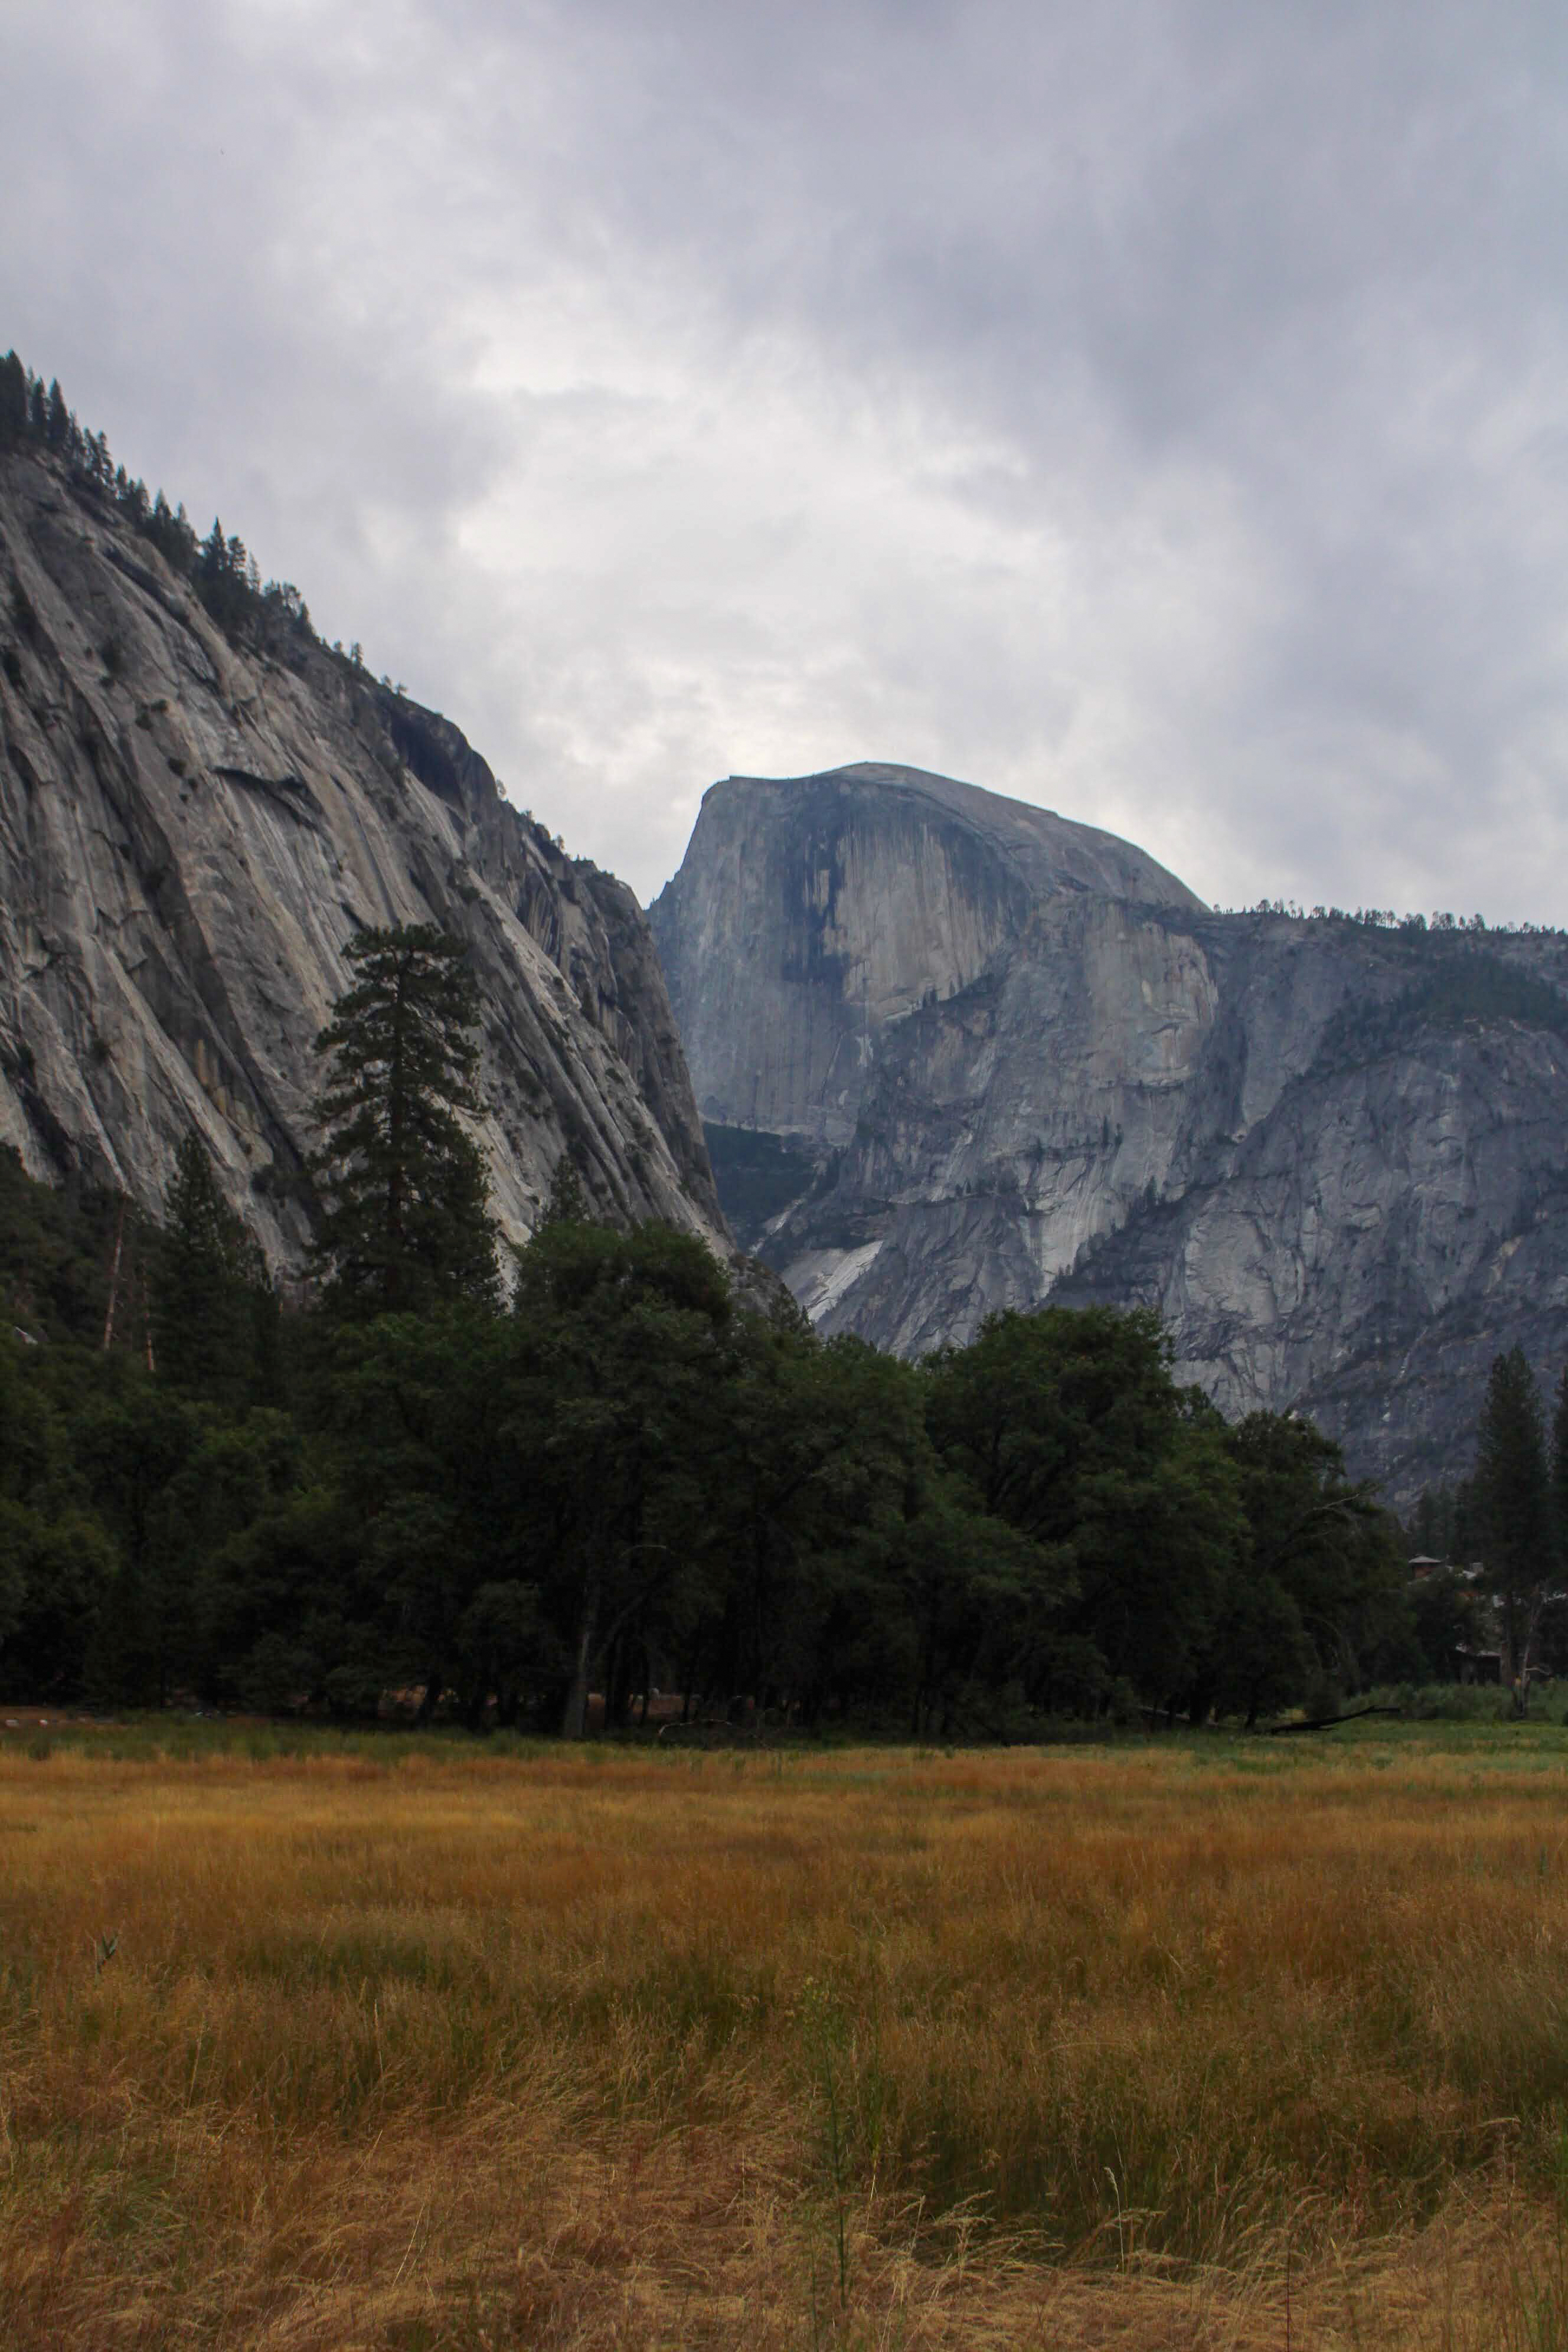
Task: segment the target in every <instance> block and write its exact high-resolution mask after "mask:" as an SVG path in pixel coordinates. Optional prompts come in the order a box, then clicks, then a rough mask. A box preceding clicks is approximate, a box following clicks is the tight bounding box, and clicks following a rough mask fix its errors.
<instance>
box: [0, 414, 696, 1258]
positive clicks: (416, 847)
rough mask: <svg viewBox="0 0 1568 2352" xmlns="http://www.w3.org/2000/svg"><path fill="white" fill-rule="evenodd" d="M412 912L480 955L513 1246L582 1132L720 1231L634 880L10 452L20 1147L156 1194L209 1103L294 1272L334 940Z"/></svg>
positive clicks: (4, 758) (8, 794) (1, 964)
mask: <svg viewBox="0 0 1568 2352" xmlns="http://www.w3.org/2000/svg"><path fill="white" fill-rule="evenodd" d="M398 922H437V923H440V924H443V925H444V926H446V927H447V929H450V930H453V931H456V932H458V933H460V934H461V936H462V937H463V938H464V939H465V940H467V941H468V944H469V947H470V950H471V953H472V957H473V961H474V966H475V971H476V974H477V977H478V979H479V986H480V992H481V995H482V998H483V1003H484V1034H483V1040H482V1044H483V1066H482V1087H483V1091H484V1094H485V1097H486V1099H487V1102H488V1105H489V1111H488V1115H487V1117H486V1118H485V1120H484V1121H483V1125H482V1130H481V1140H482V1142H483V1145H484V1148H485V1151H486V1154H487V1158H488V1160H489V1168H490V1172H491V1178H492V1183H493V1198H494V1206H495V1208H496V1211H497V1213H498V1215H499V1216H500V1221H501V1223H502V1225H503V1228H504V1229H505V1231H506V1232H507V1233H508V1234H510V1236H512V1237H513V1238H514V1239H521V1238H522V1237H523V1236H525V1235H526V1234H527V1233H528V1232H529V1230H530V1229H531V1225H532V1223H533V1222H534V1220H535V1217H536V1215H537V1212H538V1208H539V1204H540V1202H541V1201H542V1197H543V1194H544V1192H545V1191H546V1190H547V1188H548V1184H549V1181H550V1177H551V1174H552V1170H553V1168H554V1166H555V1164H556V1162H557V1160H559V1159H560V1157H561V1155H562V1153H563V1151H566V1150H569V1151H570V1152H571V1153H572V1155H573V1156H574V1160H576V1162H577V1164H578V1166H579V1167H580V1169H581V1170H582V1172H583V1175H584V1181H585V1182H586V1184H587V1187H588V1190H589V1192H590V1194H591V1195H592V1196H593V1197H594V1198H595V1200H596V1201H597V1202H598V1203H599V1204H600V1205H601V1207H602V1208H603V1209H604V1210H605V1212H606V1213H609V1214H611V1215H613V1216H616V1217H617V1218H620V1219H632V1218H636V1217H646V1216H657V1217H661V1218H664V1219H667V1220H668V1221H669V1222H671V1223H676V1224H679V1225H682V1226H684V1227H686V1228H687V1229H688V1230H690V1231H693V1232H698V1233H701V1234H705V1235H707V1236H709V1237H710V1238H711V1239H714V1240H715V1241H721V1240H722V1219H721V1215H720V1212H719V1209H718V1203H717V1199H716V1196H715V1194H714V1192H713V1188H712V1180H711V1173H710V1168H709V1164H708V1158H707V1153H706V1150H705V1148H704V1145H703V1140H702V1133H701V1128H700V1121H699V1118H698V1114H697V1109H696V1105H695V1102H694V1100H693V1097H692V1094H691V1089H690V1085H689V1080H688V1077H687V1074H686V1067H685V1062H684V1059H683V1056H682V1053H681V1049H680V1044H679V1034H678V1032H677V1029H676V1025H675V1022H674V1019H673V1016H672V1014H671V1012H670V1008H669V1003H668V996H667V994H666V992H665V989H664V985H663V981H662V978H661V976H660V973H659V970H658V959H657V956H656V955H655V953H654V950H653V946H652V942H651V940H650V939H649V936H648V933H647V925H646V923H645V921H644V919H643V918H642V916H641V913H640V911H639V909H638V908H637V903H636V901H635V899H634V898H632V896H631V894H630V892H629V891H627V890H626V889H625V888H624V887H622V885H621V884H619V883H618V882H616V881H615V880H614V879H613V878H612V877H610V876H608V875H605V874H602V873H600V872H599V871H598V870H597V869H596V868H595V867H594V866H591V865H589V864H587V863H586V862H585V861H583V860H577V859H574V858H571V857H569V856H566V855H565V853H564V852H563V850H562V849H561V848H560V847H559V846H558V845H556V844H555V843H553V842H552V840H551V838H550V836H549V835H548V834H547V833H546V832H545V831H544V829H543V828H542V826H540V825H538V824H534V823H533V821H532V820H531V818H530V817H529V816H527V815H525V814H521V812H519V811H518V810H516V809H514V808H513V807H511V806H510V803H508V802H507V801H506V800H504V799H503V798H502V796H501V794H500V789H499V787H498V786H497V784H496V782H495V779H494V777H493V776H492V775H491V773H490V772H489V768H488V767H487V766H486V765H485V762H484V761H483V760H481V759H480V758H479V755H478V753H477V752H475V751H473V750H472V749H471V748H470V746H469V745H468V742H467V741H466V740H465V739H464V737H463V736H462V735H461V733H460V732H459V731H458V729H457V728H456V727H454V726H452V725H451V724H450V722H449V721H447V719H442V718H440V717H438V716H437V714H436V713H435V712H432V711H428V710H424V709H420V708H419V707H418V706H417V705H416V704H413V703H411V702H409V701H407V700H406V699H405V698H403V697H402V696H400V695H396V694H394V693H393V692H392V691H391V690H390V689H389V688H384V687H378V686H376V685H375V684H374V681H373V680H372V679H371V678H370V677H368V676H366V675H365V674H364V673H363V672H357V671H355V670H353V669H352V668H351V667H349V666H348V665H347V664H345V663H344V662H342V660H341V658H338V657H334V656H331V655H330V654H328V653H327V652H326V651H325V650H324V649H323V648H322V647H321V646H318V645H316V644H315V643H314V642H313V641H312V640H310V639H309V638H308V637H306V636H304V635H298V636H295V637H291V638H289V640H288V642H287V644H286V645H284V646H280V647H279V648H275V649H274V651H273V652H272V653H262V652H259V651H256V650H247V649H244V648H237V647H236V646H234V645H232V644H231V643H229V642H228V641H227V640H226V638H225V637H224V636H223V635H221V634H220V633H219V631H218V630H217V629H216V627H215V626H214V625H213V624H212V623H211V621H210V620H209V619H208V617H207V615H206V614H205V612H204V611H203V609H202V607H201V606H200V604H198V603H197V602H196V601H195V598H194V597H193V595H192V593H191V591H190V589H189V587H188V585H187V583H185V582H184V581H183V580H182V579H180V578H179V577H178V576H177V575H176V574H175V573H174V572H172V571H171V570H169V568H168V567H167V566H166V565H165V564H164V563H163V562H162V560H161V559H160V557H159V556H158V555H157V553H156V552H155V551H153V549H152V548H151V547H150V546H149V545H148V544H147V542H146V541H144V540H142V539H141V538H139V537H138V536H137V535H136V534H134V533H133V532H132V530H130V529H129V527H128V526H127V524H126V523H125V522H124V520H122V519H121V517H120V516H119V514H118V513H117V512H116V510H115V509H113V507H112V505H111V504H110V503H109V502H108V501H106V500H104V499H101V498H100V497H97V496H95V495H94V494H93V493H91V492H90V491H89V490H88V489H87V488H84V487H83V486H82V485H80V484H79V483H78V482H75V481H73V480H72V479H71V478H69V477H68V475H67V474H66V473H65V472H64V470H63V469H61V468H59V467H57V466H55V465H53V464H52V463H50V462H49V461H47V459H46V458H45V457H43V455H42V454H41V453H40V452H39V451H37V449H34V448H27V449H24V450H23V451H21V452H19V453H17V454H16V455H14V456H11V457H0V1141H4V1142H8V1143H10V1144H13V1145H14V1146H16V1148H17V1150H19V1151H20V1153H21V1155H22V1158H23V1160H24V1162H25V1163H26V1166H27V1167H28V1169H29V1170H30V1171H32V1172H33V1173H34V1174H36V1175H38V1176H41V1177H45V1178H47V1179H49V1180H51V1181H62V1180H64V1179H66V1178H68V1177H69V1176H71V1175H72V1174H74V1173H78V1172H79V1173H82V1174H84V1175H87V1176H89V1177H91V1178H92V1179H94V1180H96V1181H103V1182H109V1183H112V1184H116V1185H120V1186H122V1187H123V1188H124V1189H125V1190H127V1191H128V1192H132V1194H133V1195H135V1196H136V1197H137V1198H139V1199H140V1200H142V1202H145V1203H147V1204H149V1205H155V1204H156V1203H157V1202H160V1201H161V1199H162V1196H163V1191H164V1188H165V1186H166V1183H167V1181H168V1178H169V1174H170V1171H171V1169H172V1165H173V1158H174V1150H175V1148H176V1147H177V1145H178V1143H179V1141H180V1139H181V1138H182V1136H183V1135H184V1133H185V1132H186V1131H187V1129H189V1128H191V1127H192V1126H195V1128H197V1129H199V1130H200V1132H201V1133H202V1135H203V1136H204V1138H205V1141H206V1143H207V1145H208V1148H209V1149H210V1150H211V1151H212V1153H213V1156H214V1159H215V1161H216V1164H217V1167H218V1170H219V1173H220V1177H221V1180H222V1181H223V1184H224V1186H225V1189H226V1192H227V1193H228V1196H229V1197H230V1199H231V1201H232V1202H234V1204H235V1205H236V1207H237V1208H238V1209H239V1211H240V1213H242V1215H243V1216H244V1217H245V1219H246V1221H247V1223H248V1224H249V1225H250V1226H251V1228H252V1229H253V1231H255V1232H256V1233H257V1234H258V1236H259V1237H260V1238H261V1240H262V1242H263V1243H264V1244H265V1246H266V1248H267V1249H268V1254H269V1255H270V1256H271V1257H272V1258H273V1259H274V1261H275V1262H277V1263H279V1264H281V1265H289V1264H293V1263H297V1262H298V1260H299V1257H300V1253H301V1250H302V1248H303V1245H304V1244H305V1241H306V1239H307V1237H308V1222H307V1212H306V1203H305V1200H304V1195H303V1190H302V1186H301V1181H300V1174H301V1167H302V1161H303V1156H304V1154H305V1152H306V1151H307V1150H308V1149H309V1147H310V1143H311V1141H312V1136H311V1131H310V1101H311V1098H312V1096H313V1094H314V1092H315V1090H316V1087H317V1085H318V1083H319V1077H320V1073H319V1067H318V1065H317V1063H316V1059H315V1056H314V1053H313V1050H312V1044H313V1040H314V1038H315V1036H316V1034H317V1032H318V1030H319V1029H320V1028H321V1025H322V1024H323V1023H324V1022H325V1020H326V1018H327V1015H328V1012H329V1009H330V1007H331V1002H332V1000H333V998H334V997H335V996H336V995H337V994H338V993H339V992H340V991H341V990H342V987H343V986H344V984H345V981H346V978H347V971H346V967H345V965H344V963H343V960H342V950H343V948H344V946H345V944H346V943H347V941H348V940H350V939H351V938H352V937H353V934H354V932H355V930H356V929H359V928H361V927H362V926H365V925H379V924H387V923H398Z"/></svg>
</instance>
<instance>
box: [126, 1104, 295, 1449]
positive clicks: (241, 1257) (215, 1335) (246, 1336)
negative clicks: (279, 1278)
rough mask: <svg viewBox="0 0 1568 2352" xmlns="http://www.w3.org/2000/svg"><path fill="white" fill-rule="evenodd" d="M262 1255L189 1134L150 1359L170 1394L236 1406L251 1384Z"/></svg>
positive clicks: (263, 1277)
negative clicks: (183, 1392)
mask: <svg viewBox="0 0 1568 2352" xmlns="http://www.w3.org/2000/svg"><path fill="white" fill-rule="evenodd" d="M268 1288H269V1285H268V1280H267V1269H266V1265H265V1262H264V1261H263V1260H262V1257H261V1253H260V1251H259V1250H258V1247H257V1245H256V1244H255V1243H254V1242H253V1241H252V1240H251V1238H250V1235H249V1234H247V1232H246V1230H245V1227H244V1225H243V1224H242V1223H241V1222H240V1220H239V1218H238V1217H237V1216H236V1214H235V1213H234V1211H233V1210H232V1209H231V1208H230V1207H229V1205H228V1203H227V1202H226V1200H225V1199H224V1197H223V1194H222V1192H220V1191H219V1190H218V1184H217V1179H216V1176H215V1175H214V1173H213V1164H212V1160H211V1159H210V1157H209V1156H208V1153H207V1149H206V1146H205V1143H204V1142H203V1141H202V1139H201V1137H200V1136H199V1135H198V1134H197V1133H196V1131H195V1129H194V1128H193V1129H191V1131H190V1133H189V1134H188V1135H187V1136H186V1137H185V1139H184V1142H183V1143H182V1144H181V1145H180V1148H179V1150H178V1152H177V1153H176V1155H175V1161H174V1179H173V1181H172V1182H171V1183H170V1186H169V1190H168V1192H167V1194H166V1195H165V1199H164V1225H163V1235H162V1238H161V1241H160V1244H159V1248H158V1252H157V1261H156V1266H155V1271H154V1279H153V1345H154V1357H155V1360H156V1362H157V1365H158V1367H159V1370H160V1371H161V1373H162V1374H163V1377H164V1378H165V1379H166V1380H168V1381H170V1382H171V1383H172V1384H173V1385H174V1387H176V1388H181V1389H185V1390H187V1391H191V1392H192V1393H193V1394H195V1395H198V1396H204V1397H206V1398H208V1399H209V1400H211V1401H213V1402H221V1403H240V1402H244V1401H245V1399H246V1396H247V1391H248V1390H249V1387H250V1384H251V1374H252V1370H253V1359H254V1355H255V1342H256V1332H257V1325H258V1315H259V1312H260V1304H259V1302H260V1300H261V1297H263V1296H264V1294H265V1293H266V1291H267V1290H268Z"/></svg>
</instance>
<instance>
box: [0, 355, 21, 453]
mask: <svg viewBox="0 0 1568 2352" xmlns="http://www.w3.org/2000/svg"><path fill="white" fill-rule="evenodd" d="M26 433H27V371H26V368H25V367H24V366H23V365H22V362H21V361H20V360H19V359H18V358H17V357H16V352H6V354H5V358H4V359H3V360H0V449H14V448H16V445H17V443H18V442H20V441H23V440H25V439H26Z"/></svg>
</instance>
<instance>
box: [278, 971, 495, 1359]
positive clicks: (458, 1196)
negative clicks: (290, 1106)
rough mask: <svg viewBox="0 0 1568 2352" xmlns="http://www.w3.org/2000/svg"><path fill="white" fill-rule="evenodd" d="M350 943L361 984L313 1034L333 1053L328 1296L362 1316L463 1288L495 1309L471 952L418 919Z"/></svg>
mask: <svg viewBox="0 0 1568 2352" xmlns="http://www.w3.org/2000/svg"><path fill="white" fill-rule="evenodd" d="M346 952H347V957H348V961H349V963H350V965H351V966H352V968H353V972H354V975H355V977H354V984H353V987H352V988H350V989H349V990H348V991H347V992H346V993H345V994H343V995H342V996H340V997H339V999H338V1001H337V1003H336V1004H335V1006H334V1007H333V1012H332V1020H331V1024H330V1026H329V1027H327V1028H326V1029H323V1030H322V1032H321V1035H320V1036H319V1037H318V1038H317V1040H316V1050H317V1052H318V1053H321V1054H325V1055H328V1056H329V1057H330V1062H331V1070H330V1075H329V1077H328V1080H327V1084H326V1087H325V1088H324V1090H323V1092H322V1093H321V1096H320V1097H319V1098H318V1101H317V1104H316V1116H317V1118H318V1120H319V1121H320V1123H321V1128H322V1129H323V1130H324V1139H323V1142H322V1145H321V1150H320V1151H319V1152H318V1153H317V1154H316V1155H315V1158H314V1160H313V1162H312V1172H313V1173H314V1176H315V1179H316V1183H317V1188H318V1192H319V1194H320V1197H321V1210H322V1213H321V1224H320V1227H319V1230H318V1233H317V1238H316V1248H315V1263H316V1266H317V1269H318V1271H319V1272H320V1273H321V1274H324V1275H325V1276H326V1277H327V1280H328V1297H329V1299H330V1300H331V1303H332V1305H333V1306H334V1307H337V1308H338V1309H339V1310H340V1311H342V1312H346V1313H349V1314H355V1315H367V1314H368V1315H375V1314H384V1313H392V1312H395V1311H399V1310H405V1309H420V1308H424V1307H429V1306H432V1305H435V1304H437V1303H438V1302H439V1301H441V1300H443V1299H452V1298H467V1299H469V1300H471V1301H474V1302H476V1303H479V1304H482V1305H485V1306H493V1305H494V1304H495V1300H496V1293H497V1281H496V1257H495V1239H496V1228H495V1224H494V1222H493V1220H492V1219H491V1217H490V1215H489V1210H488V1208H487V1205H486V1202H487V1195H488V1191H489V1182H488V1178H487V1175H486V1171H485V1161H484V1154H483V1153H482V1152H481V1150H479V1145H478V1144H477V1143H476V1142H475V1140H474V1139H473V1138H472V1136H471V1135H469V1134H468V1130H467V1129H465V1127H464V1126H463V1123H462V1119H463V1115H465V1114H466V1115H467V1116H468V1117H469V1118H472V1117H474V1116H476V1115H477V1114H478V1113H479V1110H480V1108H481V1105H480V1102H479V1095H478V1093H477V1091H476V1087H475V1080H476V1078H477V1076H478V1073H479V1048H478V1046H477V1045H475V1043H474V1037H473V1032H474V1029H475V1027H476V1026H477V1024H478V1022H479V991H478V989H477V988H476V986H475V984H474V980H473V976H472V974H471V973H470V972H469V971H468V966H467V962H466V950H465V949H464V947H463V944H462V942H461V941H460V940H455V939H452V938H451V937H449V936H448V935H447V933H446V932H444V931H441V930H438V929H437V928H436V927H435V926H434V925H432V924H415V925H401V926H399V927H397V928H395V929H389V930H374V931H362V932H361V934H360V936H359V937H358V938H357V939H356V940H353V942H352V944H351V945H350V947H349V948H348V950H347V951H346Z"/></svg>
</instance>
